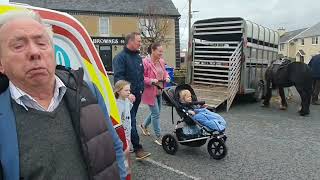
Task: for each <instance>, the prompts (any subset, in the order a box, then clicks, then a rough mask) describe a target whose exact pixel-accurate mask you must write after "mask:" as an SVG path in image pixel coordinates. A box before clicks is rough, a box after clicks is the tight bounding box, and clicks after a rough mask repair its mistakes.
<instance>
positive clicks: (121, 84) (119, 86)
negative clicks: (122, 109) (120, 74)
mask: <svg viewBox="0 0 320 180" xmlns="http://www.w3.org/2000/svg"><path fill="white" fill-rule="evenodd" d="M126 85H130V83H129V82H128V81H125V80H119V81H117V82H116V84H115V85H114V96H115V97H116V99H118V98H119V91H121V90H122V89H123V87H124V86H126Z"/></svg>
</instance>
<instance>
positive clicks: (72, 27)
mask: <svg viewBox="0 0 320 180" xmlns="http://www.w3.org/2000/svg"><path fill="white" fill-rule="evenodd" d="M25 10H33V11H36V12H38V13H39V14H40V16H41V17H42V18H43V20H44V22H45V23H46V24H47V25H48V26H49V27H50V28H52V31H53V32H54V35H53V42H54V49H55V58H56V62H57V64H60V65H64V66H67V67H71V68H72V69H78V68H79V67H82V68H83V69H84V72H85V76H84V78H85V80H88V81H92V82H93V83H94V84H95V85H96V86H97V87H98V89H99V90H100V92H101V94H102V96H103V98H104V101H105V104H106V106H107V108H108V111H109V115H110V118H111V120H112V122H113V125H114V128H115V129H116V131H117V133H118V135H119V137H120V139H121V140H122V142H123V144H124V149H126V148H127V143H126V140H125V134H124V129H123V127H122V125H121V121H120V116H119V112H118V108H117V105H116V100H115V97H114V94H113V90H112V87H111V84H110V81H109V78H108V76H107V73H106V71H105V69H104V66H103V64H102V61H101V59H100V57H99V54H98V53H97V51H96V48H95V46H94V44H93V42H92V41H91V38H90V36H89V34H88V32H87V31H86V29H85V28H84V27H83V26H82V25H81V24H80V23H79V21H78V20H76V19H75V18H74V17H72V16H71V15H69V14H67V13H63V12H58V11H54V10H50V9H45V8H39V7H33V6H29V5H23V4H10V3H6V4H1V3H0V15H1V14H5V13H7V12H9V11H25Z"/></svg>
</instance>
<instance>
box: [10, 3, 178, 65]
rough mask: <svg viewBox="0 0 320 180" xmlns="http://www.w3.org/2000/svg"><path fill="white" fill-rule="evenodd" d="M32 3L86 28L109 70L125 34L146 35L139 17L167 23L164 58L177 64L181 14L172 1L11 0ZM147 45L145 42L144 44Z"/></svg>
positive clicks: (170, 62)
mask: <svg viewBox="0 0 320 180" xmlns="http://www.w3.org/2000/svg"><path fill="white" fill-rule="evenodd" d="M12 1H14V2H17V3H25V4H29V5H32V6H37V7H44V8H48V9H53V10H58V11H62V12H66V13H69V14H71V15H72V16H74V17H75V18H76V19H78V20H79V21H80V22H81V23H82V24H83V26H84V27H85V28H86V29H87V31H88V33H89V35H90V36H91V37H92V40H93V42H94V44H95V45H96V48H97V50H98V52H99V54H100V57H101V59H102V61H103V63H104V64H105V66H106V68H107V71H112V66H111V64H112V59H113V57H114V56H115V55H116V54H117V53H119V52H120V51H121V50H122V48H123V46H124V44H123V42H124V41H123V40H124V37H125V35H126V34H128V33H130V32H133V31H136V32H142V33H144V34H146V33H145V32H144V31H145V30H144V28H143V27H142V26H143V25H142V24H141V22H142V20H144V22H146V20H148V18H149V19H150V17H151V18H155V19H161V22H165V23H167V24H168V25H167V28H166V32H165V35H164V38H165V40H166V41H165V44H164V45H163V48H164V51H165V52H164V59H165V60H166V62H167V64H168V65H169V66H171V67H180V39H179V18H180V14H179V12H178V10H177V8H176V7H175V6H174V4H173V2H172V1H171V0H67V1H65V0H12ZM145 46H148V44H144V46H143V47H145Z"/></svg>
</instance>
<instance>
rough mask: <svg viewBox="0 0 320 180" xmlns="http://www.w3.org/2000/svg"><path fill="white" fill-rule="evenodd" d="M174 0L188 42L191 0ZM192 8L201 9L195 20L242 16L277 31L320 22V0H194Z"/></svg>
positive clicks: (183, 40)
mask: <svg viewBox="0 0 320 180" xmlns="http://www.w3.org/2000/svg"><path fill="white" fill-rule="evenodd" d="M172 1H173V3H174V4H175V6H176V8H178V10H179V12H180V14H181V19H180V37H181V40H182V43H184V42H185V41H186V39H187V38H188V31H187V29H188V23H187V22H188V16H187V15H188V0H172ZM192 10H193V11H199V12H197V13H195V14H194V15H193V20H192V22H194V21H196V20H199V19H207V18H213V17H231V16H239V17H243V18H245V19H248V20H251V21H253V22H255V23H258V24H261V25H263V26H266V27H269V28H272V29H274V30H276V29H278V28H279V27H284V28H285V29H287V30H295V29H299V28H305V27H309V26H312V25H314V24H316V23H318V22H320V1H319V0H192ZM181 45H182V46H183V47H184V45H183V44H181Z"/></svg>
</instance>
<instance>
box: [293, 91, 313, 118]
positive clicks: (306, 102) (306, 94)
mask: <svg viewBox="0 0 320 180" xmlns="http://www.w3.org/2000/svg"><path fill="white" fill-rule="evenodd" d="M296 89H297V91H298V92H299V94H300V98H301V109H300V111H299V113H300V115H301V116H305V115H307V114H309V113H310V110H309V106H310V101H311V93H310V90H307V89H306V88H304V87H300V86H296Z"/></svg>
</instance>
